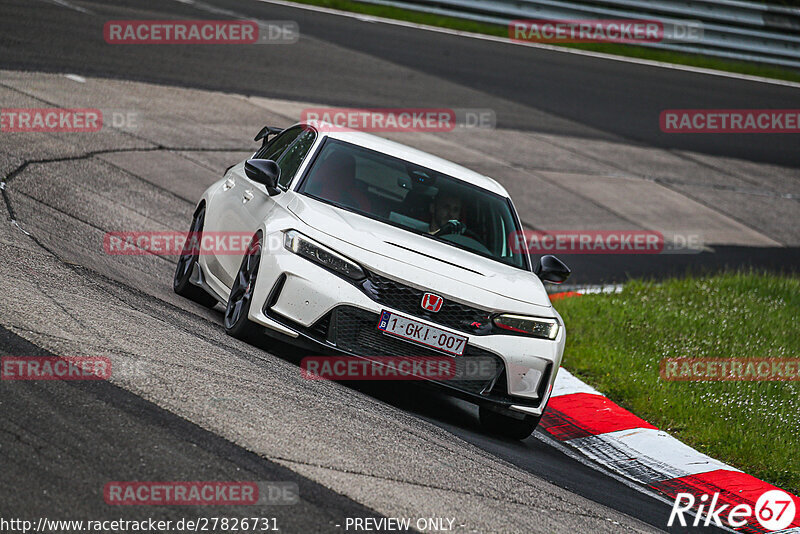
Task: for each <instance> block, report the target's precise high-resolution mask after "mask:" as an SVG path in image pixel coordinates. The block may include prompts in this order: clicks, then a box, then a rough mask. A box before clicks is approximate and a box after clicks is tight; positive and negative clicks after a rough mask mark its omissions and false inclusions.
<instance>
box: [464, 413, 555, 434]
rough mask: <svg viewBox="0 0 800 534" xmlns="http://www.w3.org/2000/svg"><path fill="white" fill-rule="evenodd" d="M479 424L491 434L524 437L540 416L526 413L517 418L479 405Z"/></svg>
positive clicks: (533, 428)
mask: <svg viewBox="0 0 800 534" xmlns="http://www.w3.org/2000/svg"><path fill="white" fill-rule="evenodd" d="M478 413H479V417H480V421H481V426H482V427H483V429H484V430H486V431H487V432H489V433H491V434H495V435H498V436H503V437H506V438H511V439H525V438H527V437H528V436H530V435H531V434H533V431H534V430H536V426H537V425H538V424H539V420H540V419H541V418H542V416H541V415H540V416H538V417H537V416H533V415H526V416H525V417H524V418H523V419H517V418H515V417H511V416H509V415H503V414H501V413H498V412H495V411H493V410H490V409H488V408H484V407H483V406H481V407H480V408H479V410H478Z"/></svg>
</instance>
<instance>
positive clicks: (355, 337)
mask: <svg viewBox="0 0 800 534" xmlns="http://www.w3.org/2000/svg"><path fill="white" fill-rule="evenodd" d="M378 319H379V317H378V314H375V313H372V312H368V311H366V310H362V309H359V308H354V307H351V306H339V307H337V308H336V309H335V310H334V311H333V313H332V315H331V319H330V326H331V329H332V330H333V331H332V332H330V333H329V335H328V339H329V340H330V341H332V342H333V343H335V344H336V347H337V348H340V349H342V350H346V351H348V352H352V353H355V354H358V355H360V356H364V357H368V358H374V359H376V360H379V358H380V357H383V356H399V357H402V358H408V359H412V360H413V359H414V358H430V357H432V356H437V357H442V356H445V355H444V354H442V353H441V352H437V351H434V350H431V349H428V348H425V347H423V346H420V345H416V344H413V343H409V342H407V341H404V340H402V339H399V338H396V337H392V336H389V335H386V334H384V333H382V332H380V331H379V330H378ZM445 357H447V356H445ZM454 358H455V363H456V377H455V378H452V379H450V380H446V381H443V383H446V384H447V385H450V386H452V387H455V388H457V389H460V390H463V391H468V392H470V393H476V394H488V393H489V391H490V390H492V391H493V386H495V382H497V379H498V377H499V376H500V374H501V373H502V372H503V370H504V369H505V365H504V364H503V360H502V359H501V358H500V357H499V356H497V355H496V354H493V353H491V352H489V351H486V350H483V349H480V348H478V347H474V346H472V345H469V344H467V346H466V347H465V348H464V353H463V354H462V355H461V356H455V357H454ZM479 365H480V371H479V372H476V370H477V369H478V366H479ZM497 386H498V387H499V386H500V385H499V384H498V385H497ZM502 390H503V391H505V383H503V384H502ZM498 391H499V390H498Z"/></svg>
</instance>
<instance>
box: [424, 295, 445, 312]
mask: <svg viewBox="0 0 800 534" xmlns="http://www.w3.org/2000/svg"><path fill="white" fill-rule="evenodd" d="M442 303H444V299H443V298H442V297H440V296H439V295H434V294H433V293H425V294H424V295H422V303H421V304H420V306H422V308H423V309H425V310H428V311H429V312H433V313H436V312H438V311H439V310H441V309H442Z"/></svg>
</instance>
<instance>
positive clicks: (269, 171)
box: [244, 159, 281, 196]
mask: <svg viewBox="0 0 800 534" xmlns="http://www.w3.org/2000/svg"><path fill="white" fill-rule="evenodd" d="M244 173H245V174H246V175H247V177H248V178H250V179H251V180H253V181H254V182H257V183H259V184H264V185H265V186H266V187H267V193H269V195H270V196H274V195H277V194H278V193H280V192H281V190H280V189H278V176H280V175H281V169H280V167H278V164H277V163H275V162H274V161H272V160H271V159H248V160H247V161H246V162H245V163H244Z"/></svg>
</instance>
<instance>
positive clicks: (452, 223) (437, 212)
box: [428, 189, 464, 235]
mask: <svg viewBox="0 0 800 534" xmlns="http://www.w3.org/2000/svg"><path fill="white" fill-rule="evenodd" d="M461 207H462V202H461V197H460V196H459V195H457V194H456V193H455V192H453V191H448V190H446V189H442V190H440V191H439V192H438V193H437V194H436V198H435V199H434V201H433V202H431V205H430V214H431V222H430V226H429V229H428V233H429V234H432V235H439V234H442V233H444V234H448V233H461V231H462V228H463V227H464V224H463V223H461V222H460V221H459V218H460V217H461Z"/></svg>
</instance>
